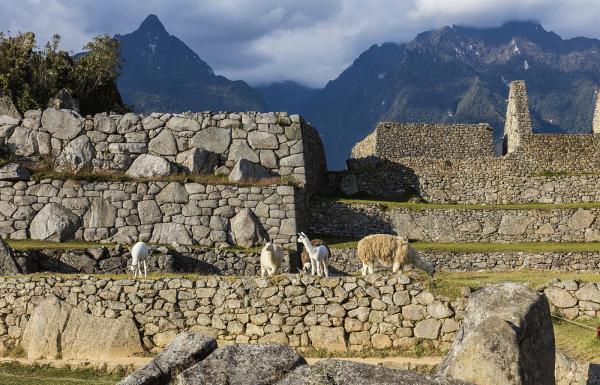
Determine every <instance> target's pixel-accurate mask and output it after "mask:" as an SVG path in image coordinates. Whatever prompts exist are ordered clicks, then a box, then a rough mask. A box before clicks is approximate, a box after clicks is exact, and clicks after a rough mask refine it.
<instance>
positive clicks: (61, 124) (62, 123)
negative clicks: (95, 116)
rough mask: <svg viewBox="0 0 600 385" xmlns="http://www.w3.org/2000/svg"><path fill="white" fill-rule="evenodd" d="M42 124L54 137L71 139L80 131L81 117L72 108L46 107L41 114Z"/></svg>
mask: <svg viewBox="0 0 600 385" xmlns="http://www.w3.org/2000/svg"><path fill="white" fill-rule="evenodd" d="M42 126H43V127H44V128H45V129H46V131H48V132H49V133H50V134H52V135H53V136H55V137H56V138H59V139H62V140H72V139H75V138H76V137H77V135H79V133H80V132H81V128H82V126H83V119H82V118H81V116H80V115H79V114H78V113H77V112H75V111H72V110H56V109H54V108H48V109H46V110H44V113H43V114H42Z"/></svg>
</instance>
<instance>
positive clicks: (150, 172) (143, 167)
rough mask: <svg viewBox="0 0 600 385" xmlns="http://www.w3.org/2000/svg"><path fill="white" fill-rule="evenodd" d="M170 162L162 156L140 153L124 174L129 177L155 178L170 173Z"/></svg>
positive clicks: (171, 169)
mask: <svg viewBox="0 0 600 385" xmlns="http://www.w3.org/2000/svg"><path fill="white" fill-rule="evenodd" d="M171 171H173V168H172V166H171V162H169V161H168V160H166V159H165V158H163V157H162V156H157V155H150V154H141V155H139V156H138V157H137V158H135V160H134V161H133V164H132V165H131V166H130V167H129V169H128V170H127V172H125V174H126V175H127V176H128V177H130V178H156V177H164V176H169V175H171Z"/></svg>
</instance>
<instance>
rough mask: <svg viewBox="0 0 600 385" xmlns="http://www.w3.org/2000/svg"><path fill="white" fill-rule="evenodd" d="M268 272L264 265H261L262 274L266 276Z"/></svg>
mask: <svg viewBox="0 0 600 385" xmlns="http://www.w3.org/2000/svg"><path fill="white" fill-rule="evenodd" d="M266 274H267V270H266V269H265V268H264V267H262V266H261V267H260V276H261V277H264V276H265V275H266Z"/></svg>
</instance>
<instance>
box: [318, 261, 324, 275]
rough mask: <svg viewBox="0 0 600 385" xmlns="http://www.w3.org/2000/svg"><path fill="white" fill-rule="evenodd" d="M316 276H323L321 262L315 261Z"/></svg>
mask: <svg viewBox="0 0 600 385" xmlns="http://www.w3.org/2000/svg"><path fill="white" fill-rule="evenodd" d="M317 275H318V276H319V277H322V276H323V262H322V261H317Z"/></svg>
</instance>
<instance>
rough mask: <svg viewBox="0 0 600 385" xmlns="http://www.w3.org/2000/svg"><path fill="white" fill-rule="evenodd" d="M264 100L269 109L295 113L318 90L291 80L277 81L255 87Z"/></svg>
mask: <svg viewBox="0 0 600 385" xmlns="http://www.w3.org/2000/svg"><path fill="white" fill-rule="evenodd" d="M256 89H257V90H258V92H260V93H261V95H262V96H263V98H264V99H265V102H266V108H267V110H269V111H287V112H289V113H291V114H297V113H299V112H300V111H303V110H304V108H305V105H306V103H307V102H308V101H309V100H310V98H311V97H313V96H315V95H316V93H317V92H318V91H319V90H318V89H315V88H308V87H305V86H302V85H300V84H298V83H295V82H292V81H285V82H277V83H272V84H269V85H266V86H258V87H256Z"/></svg>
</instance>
